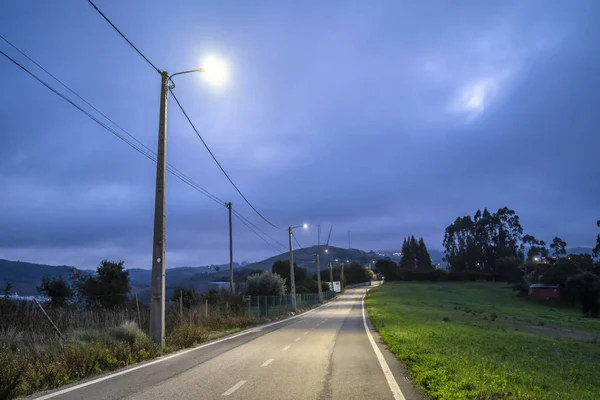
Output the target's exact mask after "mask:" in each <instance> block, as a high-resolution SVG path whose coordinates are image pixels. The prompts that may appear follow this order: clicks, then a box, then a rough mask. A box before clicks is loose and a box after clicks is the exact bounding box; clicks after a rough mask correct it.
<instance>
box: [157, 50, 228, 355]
mask: <svg viewBox="0 0 600 400" xmlns="http://www.w3.org/2000/svg"><path fill="white" fill-rule="evenodd" d="M192 72H204V73H205V74H206V77H207V80H208V81H209V82H211V83H213V84H222V83H224V82H225V80H226V78H227V69H226V65H225V64H224V63H223V62H222V61H219V60H218V59H217V58H216V57H214V56H213V57H211V58H209V59H207V60H206V65H205V67H204V68H198V69H193V70H189V71H182V72H176V73H174V74H172V75H169V73H168V72H167V71H162V72H161V73H160V74H161V84H160V114H159V118H158V151H157V152H156V190H155V198H154V237H153V247H152V282H151V287H152V298H151V299H150V335H151V336H152V340H153V341H154V342H155V343H157V344H158V345H159V346H161V347H162V346H164V345H165V268H166V262H165V219H166V217H165V208H166V203H165V199H166V193H165V190H166V176H167V102H168V99H169V90H170V89H173V88H174V87H175V84H174V83H173V80H172V78H173V77H174V76H176V75H183V74H189V73H192ZM169 82H170V83H169Z"/></svg>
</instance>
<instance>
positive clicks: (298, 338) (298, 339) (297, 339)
mask: <svg viewBox="0 0 600 400" xmlns="http://www.w3.org/2000/svg"><path fill="white" fill-rule="evenodd" d="M300 339H302V338H301V337H297V338H296V340H294V342H299V341H300Z"/></svg>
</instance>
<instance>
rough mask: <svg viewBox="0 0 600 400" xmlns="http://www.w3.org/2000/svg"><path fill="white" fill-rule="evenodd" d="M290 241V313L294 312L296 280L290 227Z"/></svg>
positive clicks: (289, 229) (290, 228)
mask: <svg viewBox="0 0 600 400" xmlns="http://www.w3.org/2000/svg"><path fill="white" fill-rule="evenodd" d="M288 233H289V239H290V289H291V290H290V292H291V295H292V311H294V312H296V311H298V310H296V279H295V277H294V250H293V248H292V235H293V233H292V227H291V226H290V227H289V228H288Z"/></svg>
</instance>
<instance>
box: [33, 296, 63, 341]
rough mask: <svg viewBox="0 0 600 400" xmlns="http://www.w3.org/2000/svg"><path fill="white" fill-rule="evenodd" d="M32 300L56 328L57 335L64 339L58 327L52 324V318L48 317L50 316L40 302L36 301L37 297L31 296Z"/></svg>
mask: <svg viewBox="0 0 600 400" xmlns="http://www.w3.org/2000/svg"><path fill="white" fill-rule="evenodd" d="M33 301H35V304H37V305H38V307H39V308H40V310H42V312H43V313H44V315H45V316H46V318H48V322H50V325H52V326H53V327H54V329H55V330H56V333H58V337H59V338H60V339H61V340H65V337H64V336H63V334H62V333H60V331H59V330H58V327H57V326H56V325H54V322H52V318H50V316H49V315H48V314H46V310H44V307H42V305H41V304H40V303H38V301H37V299H36V298H35V297H34V298H33ZM65 341H66V340H65Z"/></svg>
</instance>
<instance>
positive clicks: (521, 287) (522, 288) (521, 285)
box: [512, 278, 531, 296]
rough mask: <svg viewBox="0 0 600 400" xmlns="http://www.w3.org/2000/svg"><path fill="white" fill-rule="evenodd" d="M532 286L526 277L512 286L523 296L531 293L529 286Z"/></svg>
mask: <svg viewBox="0 0 600 400" xmlns="http://www.w3.org/2000/svg"><path fill="white" fill-rule="evenodd" d="M530 286H531V284H530V283H529V281H528V280H527V279H525V278H521V279H520V280H519V281H518V282H517V283H515V284H514V285H513V287H512V289H513V290H514V291H515V292H519V293H518V294H519V295H521V296H525V295H527V294H529V287H530Z"/></svg>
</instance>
